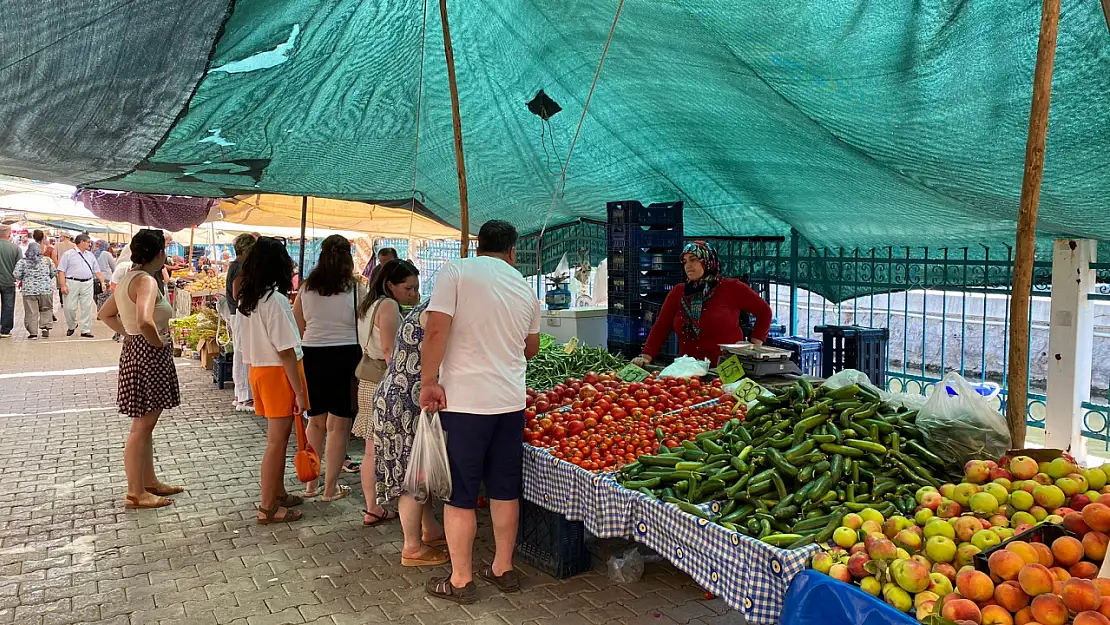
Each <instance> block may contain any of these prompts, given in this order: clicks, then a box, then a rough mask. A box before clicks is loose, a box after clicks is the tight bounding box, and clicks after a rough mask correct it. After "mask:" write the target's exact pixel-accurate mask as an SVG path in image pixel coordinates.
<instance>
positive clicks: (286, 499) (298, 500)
mask: <svg viewBox="0 0 1110 625" xmlns="http://www.w3.org/2000/svg"><path fill="white" fill-rule="evenodd" d="M303 503H304V498H302V497H298V496H296V495H291V494H289V493H285V495H283V496H282V498H281V501H279V502H278V505H279V506H281V507H282V508H293V507H296V506H299V505H301V504H303Z"/></svg>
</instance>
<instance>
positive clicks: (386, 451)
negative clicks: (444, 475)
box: [373, 302, 448, 566]
mask: <svg viewBox="0 0 1110 625" xmlns="http://www.w3.org/2000/svg"><path fill="white" fill-rule="evenodd" d="M427 308H428V302H424V303H422V304H420V305H418V306H417V307H416V308H413V309H412V311H411V312H410V313H409V314H408V316H407V317H405V319H404V321H403V322H402V323H401V328H400V331H399V332H398V333H397V341H396V344H395V345H394V347H393V354H392V356H393V357H392V358H391V359H390V362H389V369H388V370H387V371H386V373H385V375H384V376H383V377H382V381H381V384H379V385H378V389H377V391H376V392H375V393H374V413H373V418H374V453H375V456H376V458H375V463H374V472H375V474H376V478H377V486H376V488H377V498H378V502H379V503H382V502H387V501H391V500H393V499H398V503H397V510H398V512H399V513H400V517H401V529H402V530H403V532H404V535H405V544H404V547H403V548H402V549H401V564H402V565H403V566H439V565H441V564H445V563H446V562H447V561H448V557H447V554H446V553H445V552H444V551H442V550H441V549H440V547H443V546H445V545H446V544H447V541H446V540H445V539H444V534H443V527H442V526H441V525H440V524H439V522H438V521H437V520H436V518H435V514H434V513H433V512H432V506H431V502H430V501H429V502H428V503H426V504H423V505H421V504H419V503H417V502H416V500H415V499H413V497H412V495H409V494H408V493H406V492H404V490H403V486H402V483H403V482H404V479H405V470H406V469H408V465H409V454H410V452H411V451H412V442H413V435H414V434H415V426H416V421H417V417H419V416H420V346H421V344H422V343H423V342H424V323H425V321H426V319H427V314H426V312H425V311H426V310H427Z"/></svg>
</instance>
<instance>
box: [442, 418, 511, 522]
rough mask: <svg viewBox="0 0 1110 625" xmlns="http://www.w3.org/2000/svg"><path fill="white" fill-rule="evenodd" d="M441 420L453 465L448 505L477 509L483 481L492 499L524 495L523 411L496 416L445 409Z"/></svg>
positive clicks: (448, 453) (450, 460)
mask: <svg viewBox="0 0 1110 625" xmlns="http://www.w3.org/2000/svg"><path fill="white" fill-rule="evenodd" d="M439 420H440V423H441V424H442V425H443V432H444V433H445V434H446V435H447V460H448V464H449V465H450V467H451V486H452V490H451V499H449V500H448V501H447V504H448V505H450V506H454V507H456V508H465V509H469V510H472V509H474V508H477V507H478V490H479V489H480V488H481V485H482V483H483V482H485V485H486V495H487V496H488V497H489V498H490V499H496V500H498V501H511V500H513V499H519V498H520V492H521V466H522V465H523V463H524V447H523V446H522V445H523V441H524V411H523V410H520V411H517V412H508V413H504V414H496V415H480V414H468V413H463V412H441V413H439Z"/></svg>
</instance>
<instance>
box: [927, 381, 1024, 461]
mask: <svg viewBox="0 0 1110 625" xmlns="http://www.w3.org/2000/svg"><path fill="white" fill-rule="evenodd" d="M946 386H947V387H951V388H952V389H953V390H955V391H956V394H955V395H951V394H949V393H948V392H946V388H945V387H946ZM917 427H919V428H920V429H921V431H922V433H924V434H925V438H926V439H928V443H930V449H933V448H934V447H935V449H933V451H934V452H935V453H936V454H937V455H938V456H940V457H941V458H944V459H946V460H947V459H951V460H952V461H953V462H955V463H959V464H960V465H963V464H964V463H966V462H967V461H968V460H981V459H993V458H1000V457H1002V456H1004V455H1006V452H1007V451H1008V450H1009V449H1010V430H1009V428H1008V427H1007V425H1006V418H1005V417H1003V416H1002V414H1001V413H999V412H996V411H995V410H994V409H993V408H991V405H990V404H989V403H988V402H987V400H986V399H985V398H984V397H983V396H982V395H980V394H979V393H977V392H976V391H975V389H974V388H972V387H971V385H970V384H968V383H967V380H965V379H964V378H963V376H961V375H960V374H958V373H956V372H955V371H953V372H951V373H949V374H948V375H946V376H944V379H943V380H941V381H940V382H938V383H937V385H936V388H935V389H934V390H933V394H932V395H929V397H928V399H926V400H925V405H923V406H922V407H921V410H920V411H919V412H918V414H917Z"/></svg>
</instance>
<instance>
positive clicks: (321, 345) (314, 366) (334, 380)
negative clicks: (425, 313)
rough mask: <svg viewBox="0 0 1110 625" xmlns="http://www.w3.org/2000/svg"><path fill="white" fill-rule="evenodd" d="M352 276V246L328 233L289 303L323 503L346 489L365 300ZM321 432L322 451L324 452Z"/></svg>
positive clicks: (310, 492) (309, 492)
mask: <svg viewBox="0 0 1110 625" xmlns="http://www.w3.org/2000/svg"><path fill="white" fill-rule="evenodd" d="M360 291H364V289H362V288H360V283H359V280H358V278H357V277H356V276H355V261H354V258H353V257H352V256H351V242H350V241H348V240H347V239H346V238H344V237H342V236H340V235H338V234H333V235H331V236H329V237H328V238H326V239H324V242H323V243H322V244H321V245H320V258H319V260H318V261H317V262H316V267H315V268H313V270H312V273H310V274H308V277H307V278H305V281H304V284H303V285H302V286H301V288H300V290H299V291H298V292H297V300H296V302H294V303H293V316H294V317H295V318H296V320H297V328H298V329H300V332H301V341H302V343H303V344H304V374H305V380H306V381H307V382H308V404H309V406H311V408H309V410H308V418H309V421H308V442H309V444H311V445H312V447H313V449H319V450H324V452H325V453H324V490H323V501H334V500H336V499H342V498H344V497H346V496H347V495H348V494H350V492H351V489H350V487H347V486H342V485H340V484H339V483H338V481H339V474H340V473H342V472H343V462H344V458H345V457H346V456H347V439H348V438H349V437H350V436H351V421H352V420H353V419H354V418H355V414H356V413H357V412H358V406H357V399H356V393H357V386H356V381H355V369H356V368H357V367H358V363H359V359H360V358H361V357H362V353H361V352H360V351H359V348H358V331H357V329H356V319H355V310H356V309H357V308H358V300H359V299H360V298H364V297H363V295H362V293H360ZM325 432H326V433H327V436H326V438H327V446H326V447H325V441H324V439H325ZM317 482H318V480H313V481H311V482H309V483H308V486H307V488H306V490H305V496H307V497H315V496H316V493H317V486H318V483H317Z"/></svg>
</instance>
